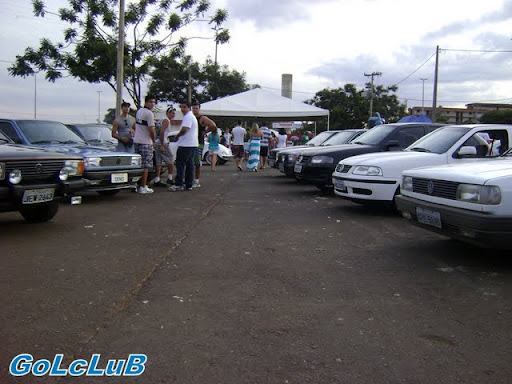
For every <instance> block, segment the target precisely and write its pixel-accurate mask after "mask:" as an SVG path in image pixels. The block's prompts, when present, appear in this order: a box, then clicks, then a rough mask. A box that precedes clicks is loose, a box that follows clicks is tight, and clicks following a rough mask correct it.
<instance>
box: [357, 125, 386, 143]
mask: <svg viewBox="0 0 512 384" xmlns="http://www.w3.org/2000/svg"><path fill="white" fill-rule="evenodd" d="M395 130H396V126H394V125H387V124H381V125H377V126H376V127H374V128H372V129H370V130H369V131H368V132H366V133H364V134H362V135H361V136H359V137H358V138H357V139H356V140H355V141H353V142H352V143H353V144H367V145H378V144H380V143H381V142H382V141H383V140H384V139H386V138H387V137H388V136H389V135H390V134H391V133H393V132H394V131H395Z"/></svg>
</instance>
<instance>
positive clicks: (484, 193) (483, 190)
mask: <svg viewBox="0 0 512 384" xmlns="http://www.w3.org/2000/svg"><path fill="white" fill-rule="evenodd" d="M457 200H460V201H467V202H468V203H478V204H486V205H498V204H500V203H501V190H500V187H496V186H493V185H474V184H460V185H459V186H458V188H457Z"/></svg>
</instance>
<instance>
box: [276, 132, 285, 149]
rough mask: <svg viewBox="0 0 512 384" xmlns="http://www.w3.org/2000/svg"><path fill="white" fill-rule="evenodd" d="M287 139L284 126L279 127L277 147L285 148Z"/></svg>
mask: <svg viewBox="0 0 512 384" xmlns="http://www.w3.org/2000/svg"><path fill="white" fill-rule="evenodd" d="M287 140H288V135H287V134H286V131H285V130H284V128H279V134H278V135H277V146H276V147H277V148H286V141H287Z"/></svg>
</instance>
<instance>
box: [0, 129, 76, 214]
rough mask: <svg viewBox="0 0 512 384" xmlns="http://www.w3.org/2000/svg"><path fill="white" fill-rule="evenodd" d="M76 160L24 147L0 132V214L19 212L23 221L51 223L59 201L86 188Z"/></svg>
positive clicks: (69, 156) (74, 157)
mask: <svg viewBox="0 0 512 384" xmlns="http://www.w3.org/2000/svg"><path fill="white" fill-rule="evenodd" d="M83 171H84V161H83V159H82V158H81V157H79V156H72V155H68V154H63V153H57V152H53V151H48V150H45V149H40V148H30V147H23V146H21V145H17V144H13V142H12V141H11V140H10V139H9V138H7V137H6V136H5V135H3V134H2V133H1V132H0V212H12V211H18V212H20V213H21V215H22V216H23V217H24V218H25V220H27V221H29V222H32V223H38V222H43V221H48V220H50V219H52V218H53V217H54V216H55V215H56V214H57V211H58V210H59V200H60V199H62V198H63V197H64V196H66V195H72V194H73V193H74V192H77V191H79V190H81V189H82V188H84V187H85V180H84V179H82V174H83Z"/></svg>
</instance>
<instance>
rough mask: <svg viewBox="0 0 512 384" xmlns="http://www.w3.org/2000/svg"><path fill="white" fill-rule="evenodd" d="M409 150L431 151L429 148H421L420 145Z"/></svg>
mask: <svg viewBox="0 0 512 384" xmlns="http://www.w3.org/2000/svg"><path fill="white" fill-rule="evenodd" d="M410 151H415V152H432V151H431V150H430V149H426V148H421V147H414V148H411V149H410Z"/></svg>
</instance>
